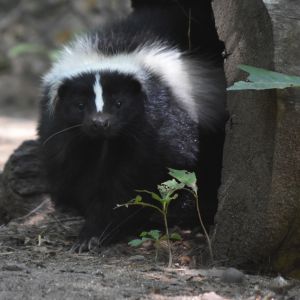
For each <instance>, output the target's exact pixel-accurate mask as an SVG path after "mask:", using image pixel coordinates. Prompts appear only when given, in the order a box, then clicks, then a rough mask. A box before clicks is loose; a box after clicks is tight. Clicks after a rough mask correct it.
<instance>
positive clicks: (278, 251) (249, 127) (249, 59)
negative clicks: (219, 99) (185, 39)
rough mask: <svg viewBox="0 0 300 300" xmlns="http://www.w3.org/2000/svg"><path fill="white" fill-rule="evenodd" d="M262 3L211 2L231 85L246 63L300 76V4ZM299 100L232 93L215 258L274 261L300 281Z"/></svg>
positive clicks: (288, 95)
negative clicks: (225, 54)
mask: <svg viewBox="0 0 300 300" xmlns="http://www.w3.org/2000/svg"><path fill="white" fill-rule="evenodd" d="M265 2H266V6H264V4H263V3H262V1H258V0H257V1H251V2H250V1H246V0H244V1H235V0H231V1H228V0H226V1H225V0H219V1H217V0H216V1H215V2H214V8H215V16H216V21H217V26H218V30H219V34H220V37H221V39H223V40H224V41H225V42H226V48H227V51H228V53H229V54H230V56H229V58H228V60H227V62H226V73H227V78H228V81H229V84H231V83H232V81H235V80H240V79H241V77H242V76H241V74H240V72H239V71H238V70H237V65H238V64H241V63H244V64H249V65H254V66H258V67H264V68H272V69H273V68H275V70H278V71H282V72H286V73H293V74H298V75H299V74H300V72H299V71H300V70H299V65H300V64H299V61H300V53H299V50H297V49H298V48H297V46H296V45H297V38H296V36H299V34H300V21H299V11H300V3H299V2H296V1H292V0H290V1H280V0H277V1H271V0H268V1H265ZM297 14H298V16H297ZM229 16H230V18H229ZM229 20H230V21H229ZM297 20H298V21H297ZM296 66H298V67H296ZM298 93H299V92H298ZM296 99H297V92H296V91H295V90H289V91H284V92H278V93H275V92H250V91H245V92H231V93H229V96H228V107H229V110H230V114H231V122H230V123H229V124H228V128H227V136H226V142H225V148H224V169H223V180H222V187H221V189H220V205H219V211H218V214H217V217H216V222H217V225H216V228H215V232H214V251H215V255H216V257H217V258H218V259H225V260H227V261H229V262H230V263H236V264H246V263H249V262H261V261H263V260H264V259H265V260H266V261H267V260H269V258H271V264H272V267H275V268H277V270H278V271H281V272H285V273H287V274H289V275H293V276H299V275H300V274H299V258H300V257H299V251H298V250H299V246H300V232H299V225H300V224H299V218H297V215H298V216H299V209H300V201H299V132H300V128H299V120H300V118H299V109H297V104H296V102H295V101H296ZM298 104H299V103H298Z"/></svg>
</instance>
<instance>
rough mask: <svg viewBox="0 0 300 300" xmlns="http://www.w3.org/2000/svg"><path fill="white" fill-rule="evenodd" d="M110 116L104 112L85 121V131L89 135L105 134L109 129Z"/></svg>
mask: <svg viewBox="0 0 300 300" xmlns="http://www.w3.org/2000/svg"><path fill="white" fill-rule="evenodd" d="M110 125H111V124H110V116H109V115H106V114H97V115H94V116H92V117H90V118H89V119H87V120H86V122H85V126H84V127H85V128H84V130H85V132H86V133H87V134H88V135H91V136H101V135H106V134H108V132H109V129H110Z"/></svg>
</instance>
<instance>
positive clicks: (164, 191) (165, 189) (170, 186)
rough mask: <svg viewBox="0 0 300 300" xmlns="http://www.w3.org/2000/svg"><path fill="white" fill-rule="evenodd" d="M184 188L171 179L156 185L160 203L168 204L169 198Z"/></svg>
mask: <svg viewBox="0 0 300 300" xmlns="http://www.w3.org/2000/svg"><path fill="white" fill-rule="evenodd" d="M183 187H184V184H182V183H180V182H177V181H176V180H175V179H171V180H168V181H165V182H163V183H162V184H160V185H158V186H157V188H158V190H159V192H160V194H161V197H162V199H161V202H162V203H163V202H168V201H169V200H170V198H169V196H170V195H171V194H172V193H174V192H175V191H177V190H180V189H182V188H183Z"/></svg>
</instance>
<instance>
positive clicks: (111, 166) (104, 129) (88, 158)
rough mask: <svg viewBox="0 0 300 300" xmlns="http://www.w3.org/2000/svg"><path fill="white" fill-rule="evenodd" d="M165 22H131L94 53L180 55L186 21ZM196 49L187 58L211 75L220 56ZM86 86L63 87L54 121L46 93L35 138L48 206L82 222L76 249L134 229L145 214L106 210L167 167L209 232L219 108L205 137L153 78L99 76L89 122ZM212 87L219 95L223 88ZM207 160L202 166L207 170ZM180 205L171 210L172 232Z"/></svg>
mask: <svg viewBox="0 0 300 300" xmlns="http://www.w3.org/2000/svg"><path fill="white" fill-rule="evenodd" d="M171 12H172V10H171V11H170V9H168V10H165V9H162V8H154V9H153V10H150V11H145V10H143V9H141V11H139V10H138V11H136V12H134V13H133V14H132V15H131V16H129V17H128V18H127V19H126V20H125V21H122V22H120V23H117V24H114V25H110V26H109V27H106V28H104V29H102V30H100V31H99V33H98V37H99V43H98V47H99V50H100V51H101V52H103V53H106V54H108V55H114V53H116V52H118V53H120V52H131V51H133V50H135V49H137V48H138V47H139V46H140V45H143V44H147V43H148V42H149V41H153V40H162V41H165V42H167V43H168V44H169V45H171V46H175V45H176V46H178V47H179V48H181V49H182V50H188V49H189V45H188V39H187V36H186V34H187V32H186V24H187V18H186V15H185V14H183V13H182V12H180V11H179V10H178V9H177V8H176V9H175V10H174V12H175V13H174V14H173V13H171ZM209 28H210V29H209V30H211V27H209ZM204 48H205V49H202V50H201V51H200V50H199V49H196V48H195V49H194V50H193V49H190V50H191V54H192V55H195V53H198V54H197V55H198V57H201V58H202V59H204V58H205V59H206V60H210V61H211V62H212V64H211V65H212V66H216V65H218V66H220V52H219V49H215V50H214V51H212V47H210V46H209V45H208V46H207V47H204ZM220 72H221V74H222V70H221V71H220ZM221 77H222V75H221ZM94 81H95V74H94V73H84V74H80V75H78V76H77V77H72V78H69V79H65V80H64V81H63V82H62V83H61V84H60V87H59V89H58V95H57V101H56V106H55V110H54V112H53V113H49V110H48V104H49V95H48V92H49V91H48V88H47V87H46V89H45V92H44V94H45V95H44V98H43V100H42V103H41V117H40V124H39V130H38V131H39V136H40V142H41V145H42V153H43V157H44V161H45V165H46V170H47V173H48V179H49V183H50V189H51V196H52V199H53V200H54V202H55V203H57V204H60V205H61V204H62V205H65V206H67V207H73V208H76V209H77V210H78V211H79V212H80V213H81V214H82V215H83V216H84V217H85V219H86V223H85V225H84V227H83V229H82V232H81V234H80V244H84V243H85V242H86V241H88V240H90V239H91V238H92V237H99V236H102V237H107V236H106V233H108V234H109V233H112V234H111V236H116V237H117V235H116V234H115V233H116V231H119V230H120V229H122V228H124V227H125V223H126V224H130V226H131V227H139V225H140V224H141V222H142V220H143V221H145V219H147V218H145V214H144V213H145V212H143V213H141V212H139V213H137V214H136V215H135V217H134V218H131V220H129V219H128V217H130V215H131V214H132V213H133V210H131V208H129V209H126V208H121V209H117V210H114V207H115V206H116V205H117V204H121V203H125V202H127V201H128V200H130V199H131V198H132V197H133V196H135V194H136V192H135V190H136V189H147V190H152V191H154V190H155V189H156V186H157V184H159V183H161V182H162V181H164V180H166V179H167V167H172V168H175V169H186V170H190V171H195V172H196V173H197V176H198V179H199V186H200V199H201V200H202V201H201V206H202V210H203V214H204V218H205V221H206V223H207V224H211V223H212V222H213V217H214V214H215V212H216V207H217V200H216V193H217V188H218V185H219V180H220V167H221V159H222V144H223V137H224V132H223V129H224V122H225V116H226V113H225V110H224V104H223V101H224V99H220V107H221V108H220V110H221V111H222V112H221V114H220V115H221V117H220V118H219V127H218V130H217V131H215V132H213V133H208V132H207V131H206V130H204V129H203V128H200V127H199V125H198V124H197V123H196V122H195V121H193V120H192V119H191V118H190V116H189V114H188V113H187V112H186V111H185V110H184V109H183V108H182V107H181V106H180V105H178V102H177V101H175V100H174V95H173V93H172V90H170V88H169V87H168V86H166V85H165V84H164V83H163V82H162V80H161V78H159V76H156V75H154V74H151V73H149V76H148V78H147V84H146V85H145V86H142V84H141V83H140V82H139V81H138V80H137V79H136V78H134V76H131V75H128V74H127V75H126V74H120V73H118V72H109V71H105V72H103V71H102V72H101V85H102V88H103V99H104V108H103V113H101V115H99V114H96V112H95V109H96V107H95V103H94V101H93V99H94V98H95V94H94V91H93V84H94ZM215 84H216V85H220V87H221V88H223V87H224V81H222V80H221V81H218V80H216V82H215ZM199 101H200V100H199ZM218 113H219V112H218ZM77 125H78V127H73V126H77ZM70 127H72V129H70V130H67V131H64V132H62V133H60V134H57V135H55V134H56V133H57V132H60V131H62V130H65V129H66V128H70ZM209 157H212V159H211V165H207V159H208V158H209ZM203 170H204V171H205V173H203ZM204 197H205V199H204ZM202 198H203V199H202ZM188 201H189V200H185V201H183V202H181V203H180V205H179V206H180V208H178V207H177V208H176V209H174V210H175V215H176V219H177V220H178V223H180V219H181V215H183V212H184V210H182V207H183V206H184V205H186V204H187V203H188ZM176 210H177V211H176ZM193 211H194V209H192V214H193ZM188 218H189V220H190V216H189V217H188ZM133 220H134V221H133ZM130 221H132V222H130ZM195 222H197V220H196V218H195ZM141 229H142V228H141ZM104 232H105V234H104ZM111 236H110V237H111ZM105 241H107V239H106V240H105ZM105 241H104V242H105Z"/></svg>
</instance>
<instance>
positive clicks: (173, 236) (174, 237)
mask: <svg viewBox="0 0 300 300" xmlns="http://www.w3.org/2000/svg"><path fill="white" fill-rule="evenodd" d="M170 239H171V240H174V241H181V240H182V237H181V235H180V234H179V233H177V232H174V233H172V234H171V236H170Z"/></svg>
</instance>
